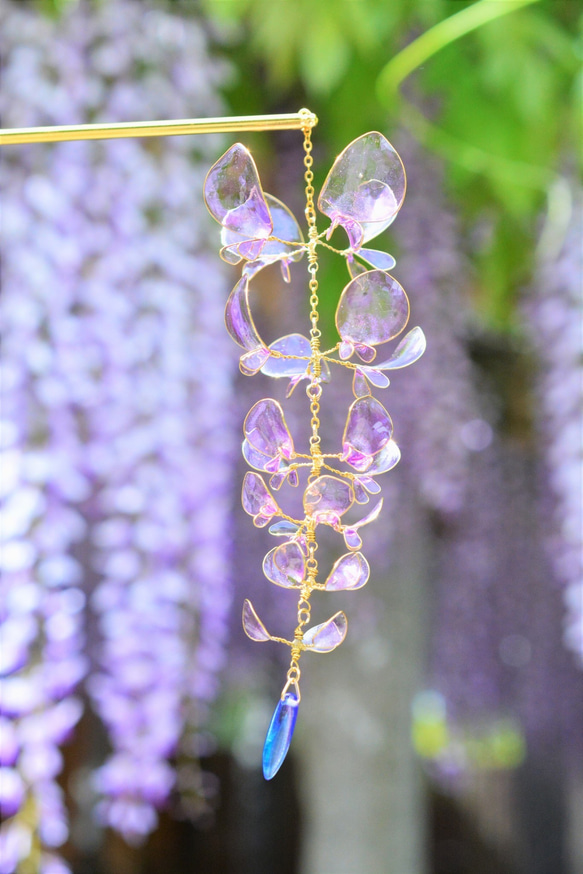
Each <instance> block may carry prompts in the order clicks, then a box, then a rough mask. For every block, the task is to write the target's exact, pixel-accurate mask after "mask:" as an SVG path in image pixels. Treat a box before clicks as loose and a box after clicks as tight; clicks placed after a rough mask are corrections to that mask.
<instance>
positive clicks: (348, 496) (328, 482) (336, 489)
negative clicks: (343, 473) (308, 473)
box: [304, 475, 354, 525]
mask: <svg viewBox="0 0 583 874" xmlns="http://www.w3.org/2000/svg"><path fill="white" fill-rule="evenodd" d="M353 503H354V491H353V489H352V486H351V485H350V483H349V482H348V481H347V480H343V479H339V478H338V477H335V476H328V475H326V476H320V477H318V478H317V479H315V480H314V482H312V483H310V485H309V486H308V487H307V489H306V491H305V492H304V510H305V512H306V513H307V514H308V515H309V516H312V517H313V518H314V519H315V520H316V522H323V523H325V524H327V525H337V524H338V521H339V519H340V517H341V516H342V515H344V513H346V511H347V510H349V509H350V508H351V507H352V505H353Z"/></svg>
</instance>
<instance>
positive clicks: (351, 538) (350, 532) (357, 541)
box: [342, 528, 362, 550]
mask: <svg viewBox="0 0 583 874" xmlns="http://www.w3.org/2000/svg"><path fill="white" fill-rule="evenodd" d="M342 535H343V537H344V542H345V544H346V546H347V547H348V549H352V550H356V549H360V547H361V546H362V537H361V536H360V534H359V533H358V531H355V530H354V528H345V529H344V530H343V532H342Z"/></svg>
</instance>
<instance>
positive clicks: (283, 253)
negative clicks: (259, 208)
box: [259, 193, 304, 264]
mask: <svg viewBox="0 0 583 874" xmlns="http://www.w3.org/2000/svg"><path fill="white" fill-rule="evenodd" d="M265 200H266V201H267V205H268V207H269V211H270V213H271V218H272V220H273V230H272V232H271V236H273V237H278V239H277V240H268V241H267V243H266V244H265V246H264V247H263V250H262V252H261V257H260V259H259V260H260V261H262V262H264V263H265V264H270V263H272V262H274V261H279V260H281V259H282V258H284V259H285V260H286V261H299V260H300V259H301V257H302V255H303V254H304V249H302V248H301V246H288V245H286V243H285V242H283V243H280V242H279V240H284V241H289V242H290V243H299V244H303V242H304V238H303V235H302V232H301V229H300V226H299V224H298V223H297V221H296V218H295V216H294V214H293V213H292V211H291V210H290V209H288V207H287V206H286V205H285V203H282V202H281V200H278V199H277V198H276V197H273V195H271V194H267V193H266V194H265Z"/></svg>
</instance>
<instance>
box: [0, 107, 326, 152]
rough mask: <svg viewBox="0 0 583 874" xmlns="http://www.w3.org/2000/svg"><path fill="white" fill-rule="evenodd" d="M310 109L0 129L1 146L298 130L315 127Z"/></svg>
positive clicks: (313, 116) (315, 119) (314, 117)
mask: <svg viewBox="0 0 583 874" xmlns="http://www.w3.org/2000/svg"><path fill="white" fill-rule="evenodd" d="M317 123H318V119H317V118H316V116H315V115H314V113H313V112H309V111H308V110H305V109H304V110H300V112H290V113H286V114H282V115H239V116H231V117H229V116H226V117H223V118H183V119H175V120H173V121H130V122H116V123H113V124H67V125H61V126H58V127H28V128H26V127H23V128H12V129H10V128H4V129H3V130H0V146H10V145H19V144H22V143H57V142H65V141H71V140H110V139H120V138H122V137H171V136H186V135H188V134H212V133H238V132H239V131H268V130H301V129H302V128H303V127H306V125H308V126H309V127H314V125H316V124H317Z"/></svg>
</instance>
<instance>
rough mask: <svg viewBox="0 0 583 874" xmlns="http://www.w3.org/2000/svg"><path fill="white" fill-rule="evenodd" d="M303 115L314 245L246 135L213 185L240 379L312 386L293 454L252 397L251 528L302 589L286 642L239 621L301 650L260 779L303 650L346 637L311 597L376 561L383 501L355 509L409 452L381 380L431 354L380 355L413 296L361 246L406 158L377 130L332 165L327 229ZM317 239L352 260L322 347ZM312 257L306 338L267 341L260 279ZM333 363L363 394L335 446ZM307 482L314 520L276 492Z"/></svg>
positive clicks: (336, 618) (386, 212) (393, 197)
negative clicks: (331, 336)
mask: <svg viewBox="0 0 583 874" xmlns="http://www.w3.org/2000/svg"><path fill="white" fill-rule="evenodd" d="M302 114H303V117H304V121H305V124H304V126H303V128H302V130H303V133H304V151H305V157H304V165H305V168H306V171H305V176H304V178H305V182H306V209H305V215H306V220H307V225H308V231H307V241H306V240H305V239H304V236H303V234H302V231H301V229H300V226H299V224H298V222H297V221H296V219H295V218H294V216H293V215H292V214H291V212H290V211H289V209H288V208H287V207H286V206H285V205H284V204H283V203H281V202H280V201H279V200H277V199H276V198H274V197H272V196H271V195H269V194H267V193H265V192H264V191H263V189H262V187H261V181H260V179H259V174H258V172H257V168H256V166H255V162H254V160H253V158H252V156H251V154H250V152H249V151H248V149H246V148H245V146H243V145H241V144H240V143H237V144H236V145H234V146H232V147H231V148H230V149H229V150H228V151H227V152H225V154H224V155H223V156H222V157H221V158H219V160H218V161H217V162H216V163H215V164H214V165H213V166H212V167H211V169H210V170H209V173H208V175H207V178H206V181H205V188H204V194H205V201H206V204H207V207H208V209H209V211H210V213H211V214H212V216H213V217H214V218H215V219H216V220H217V221H218V222H219V223H220V224H221V243H222V249H221V257H222V258H223V259H224V260H226V261H227V262H229V263H231V264H242V275H241V279H240V280H239V281H238V282H237V284H236V285H235V287H234V289H233V291H232V292H231V294H230V296H229V299H228V301H227V305H226V310H225V322H226V326H227V330H228V332H229V333H230V335H231V337H232V338H233V340H235V342H236V343H238V345H239V346H241V347H242V348H243V350H244V352H243V354H242V356H241V359H240V369H241V371H242V373H244V374H246V375H253V374H256V373H259V372H262V373H264V374H266V375H267V376H272V377H274V378H276V379H277V378H282V377H287V378H289V380H290V382H289V388H288V392H287V396H289V395H290V394H291V392H292V391H293V390H294V389H295V387H296V386H297V384H298V383H299V382H300V381H301V380H303V379H306V380H307V381H308V385H307V387H306V394H307V397H308V401H309V408H310V414H311V419H310V423H309V452H308V453H303V452H300V451H298V449H297V448H296V444H295V442H294V439H293V437H292V435H291V433H290V431H289V428H288V426H287V424H286V421H285V415H284V411H283V408H282V406H281V404H280V403H279V402H278V401H277V400H275V399H273V398H263V399H262V400H260V401H258V402H257V403H256V404H254V406H253V407H252V408H251V410H250V411H249V413H248V414H247V417H246V419H245V423H244V435H245V439H244V441H243V455H244V457H245V459H246V461H247V463H248V464H249V466H250V467H252V468H253V471H249V472H248V473H247V474H246V475H245V479H244V482H243V495H242V502H243V508H244V510H245V511H246V512H247V513H248V514H249V515H250V516H251V517H252V518H253V523H254V525H255V526H257V527H258V528H263V527H266V526H269V529H268V530H269V533H270V534H272V535H274V536H276V537H278V538H283V542H282V543H281V544H279V545H277V546H275V547H274V548H272V549H270V550H269V551H268V553H267V555H266V556H265V559H264V561H263V571H264V574H265V576H266V578H267V579H268V580H269V581H270V582H272V583H274V584H275V585H277V586H282V587H283V588H287V589H296V590H297V592H298V609H297V626H296V628H295V631H294V632H293V636H292V637H291V639H290V640H286V639H284V638H280V637H275V636H274V635H272V634H271V633H270V632H269V631H268V630H267V628H266V627H265V625H264V624H263V622H262V621H261V619H260V617H259V616H258V615H257V612H256V610H255V608H254V607H253V605H252V604H251V602H250V601H249V600H246V601H245V603H244V607H243V627H244V629H245V632H246V634H247V635H248V637H250V638H251V640H254V641H257V642H266V641H277V642H279V643H283V644H285V645H286V646H289V647H290V651H291V661H290V667H289V670H288V672H287V677H286V682H285V685H284V687H283V690H282V693H281V698H280V701H279V703H278V705H277V707H276V709H275V712H274V714H273V718H272V721H271V724H270V726H269V729H268V731H267V737H266V740H265V746H264V751H263V773H264V776H265V778H266V779H268V780H269V779H271V778H272V777H273V776H274V775H275V774H276V773H277V771H278V770H279V768H280V767H281V764H282V762H283V760H284V758H285V756H286V754H287V751H288V749H289V746H290V743H291V739H292V735H293V731H294V727H295V723H296V718H297V714H298V707H299V703H300V697H301V696H300V685H299V684H300V676H301V671H300V664H299V663H300V657H301V656H302V654H303V653H304V652H307V651H308V652H317V653H326V652H331V651H332V650H334V649H336V647H338V646H339V645H340V644H341V643H342V642H343V640H344V638H345V637H346V631H347V618H346V615H345V614H344V613H343V612H342V611H339V612H337V613H335V614H334V615H333V616H332V617H331V618H330V619H328V620H327V621H326V622H323V623H320V624H318V625H312V626H311V627H310V621H311V600H310V599H311V596H312V593H313V592H315V591H322V592H331V591H339V590H354V589H359V588H361V587H362V586H364V585H365V584H366V582H367V581H368V578H369V573H370V568H369V565H368V562H367V560H366V558H365V557H364V555H363V554H362V552H361V551H360V550H361V548H362V538H361V535H360V529H362V528H363V527H364V526H365V525H368V524H369V523H370V522H373V521H374V520H375V519H376V518H377V517H378V516H379V514H380V512H381V509H382V503H383V501H382V499H380V500H379V501H378V503H376V505H375V506H374V507H373V509H372V510H371V511H370V512H368V513H367V514H365V515H364V516H363V517H361V518H360V519H359V520H358V521H354V522H348V521H346V519H345V517H346V515H347V514H349V512H350V511H351V510H352V508H353V507H355V506H357V505H363V504H367V503H368V502H369V501H370V496H371V495H377V494H378V493H379V492H380V486H379V485H378V483H377V481H376V479H375V477H376V476H377V474H381V473H386V472H387V471H389V470H391V469H392V468H393V467H394V466H395V465H396V464H397V462H398V461H399V458H400V451H399V448H398V446H397V444H396V443H395V441H394V439H393V423H392V421H391V417H390V416H389V414H388V412H387V410H386V409H385V408H384V406H383V405H382V404H381V403H380V401H378V400H377V399H376V398H375V397H373V395H372V390H371V386H372V387H373V388H385V387H386V386H388V385H389V377H388V376H387V372H388V371H392V370H396V369H398V368H401V367H406V366H407V365H409V364H412V363H413V362H414V361H416V360H417V359H418V358H420V356H421V355H422V354H423V352H424V350H425V337H424V335H423V331H422V330H421V328H419V327H415V328H413V329H412V330H410V331H409V332H408V333H407V334H406V335H405V336H404V338H403V339H402V340H401V341H400V343H398V345H397V346H396V348H395V349H394V351H393V352H392V354H390V356H389V357H388V358H383V359H382V360H381V361H380V363H377V362H376V356H377V350H376V347H377V346H379V345H381V344H384V343H386V342H388V341H390V340H393V339H395V338H396V337H398V336H399V335H400V334H401V333H402V332H403V330H404V329H405V327H406V325H407V322H408V320H409V301H408V298H407V295H406V293H405V291H404V290H403V288H402V287H401V285H400V284H399V283H398V282H397V280H396V279H394V277H393V276H391V275H390V274H389V273H388V270H390V269H391V268H392V267H393V266H394V264H395V260H394V258H392V257H391V256H390V255H387V254H386V253H384V252H381V251H378V250H376V249H369V248H365V247H364V244H365V243H368V241H369V240H371V239H373V238H374V237H376V236H377V235H378V234H380V233H381V232H382V231H383V230H385V229H386V228H387V227H388V226H389V225H390V224H391V222H392V221H393V220H394V219H395V217H396V215H397V213H398V211H399V209H400V207H401V204H402V202H403V199H404V196H405V188H406V181H405V170H404V167H403V164H402V162H401V159H400V157H399V155H398V154H397V152H396V151H395V149H394V148H393V146H392V145H391V144H390V143H389V141H388V140H387V139H386V138H385V137H384V136H383V135H382V134H381V133H378V132H374V131H373V132H370V133H367V134H364V135H363V136H361V137H358V138H357V139H356V140H354V141H353V142H352V143H350V145H348V146H347V147H346V148H345V149H344V151H343V152H342V153H341V154H340V155H339V156H338V158H337V159H336V161H335V162H334V164H333V166H332V168H331V170H330V172H329V174H328V176H327V178H326V180H325V182H324V185H323V188H322V191H321V192H320V196H319V198H318V201H317V205H318V208H319V210H320V212H321V213H323V214H324V215H325V216H327V217H328V218H329V219H330V221H331V224H330V226H329V228H328V229H327V230H326V231H324V232H323V233H319V232H318V229H317V226H316V209H315V204H314V195H315V192H314V188H313V185H312V182H313V171H312V164H313V159H312V155H311V150H312V143H311V129H312V127H313V125H314V124H315V123H316V119H315V117H314V116H313V115H312V113H310V112H308V110H302ZM337 227H341V228H343V229H344V231H345V233H346V235H347V237H348V243H349V245H348V247H347V248H345V249H343V250H338V249H335V248H333V247H332V246H331V245H330V243H329V242H327V241H329V240H330V237H331V235H332V232H333V231H334V230H335V229H336V228H337ZM318 246H325V247H326V249H328V250H331V251H333V252H335V253H336V254H337V255H339V256H340V257H343V258H344V259H345V261H346V265H347V268H348V273H349V276H350V281H349V282H348V284H347V285H346V287H345V288H344V290H343V291H342V293H341V295H340V299H339V302H338V307H337V310H336V327H337V329H338V334H339V336H340V340H339V342H338V343H337V344H336V345H335V346H334V347H333V348H332V349H327V350H325V351H322V350H321V348H320V346H321V344H320V339H321V331H320V328H319V312H318V305H319V298H318V280H317V271H318V259H317V249H318ZM304 254H305V255H306V256H307V261H308V272H309V276H310V279H309V291H310V308H311V309H310V330H309V335H308V336H304V335H302V334H288V335H286V336H284V337H281V338H279V339H278V340H276V341H275V342H273V343H271V344H269V345H268V344H267V343H265V342H264V340H263V339H262V338H261V336H260V335H259V332H258V330H257V327H256V325H255V322H254V321H253V316H252V312H251V305H250V283H251V280H252V278H253V277H254V276H255V274H256V273H258V272H259V271H260V270H262V269H263V268H264V267H266V266H267V265H269V264H274V263H276V262H277V263H279V264H280V267H281V269H282V273H283V277H284V279H285V280H286V281H289V269H290V264H291V263H293V262H295V261H298V260H300V259H301V258H302V257H303V255H304ZM355 358H356V360H354V359H355ZM334 366H339V367H343V368H348V369H350V370H352V372H353V392H354V397H355V400H354V401H353V403H352V404H351V406H350V408H349V410H348V415H347V419H346V425H345V428H344V433H343V435H342V439H341V444H340V446H339V447H338V449H337V451H335V452H324V451H323V449H322V445H321V437H320V433H319V428H320V420H319V413H320V399H321V395H322V390H323V389H322V386H323V384H324V383H326V382H328V381H329V380H330V378H331V369H332V368H333V367H334ZM266 479H267V482H266ZM302 479H303V481H302ZM300 482H302V487H303V489H304V492H303V511H304V516H303V518H293V517H292V516H289V515H288V514H287V513H286V512H285V511H284V510H283V509H282V508H281V507H280V506H279V503H278V501H276V499H275V498H274V496H273V494H272V491H279V489H281V488H282V486H283V485H284V484H287V485H288V486H292V487H296V486H298V485H299V484H300ZM322 525H324V526H328V527H330V528H332V529H333V530H334V531H336V532H338V534H340V535H341V536H342V538H343V540H344V544H345V548H346V550H347V551H346V552H345V553H344V554H343V555H341V556H340V557H339V558H338V559H337V560H336V562H335V563H334V566H333V567H332V569H331V570H330V571H329V573H328V575H327V576H326V577H325V578H324V579H323V580H322V577H321V574H320V569H319V566H318V561H317V559H316V552H317V549H318V540H317V529H318V528H319V527H320V526H322Z"/></svg>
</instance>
